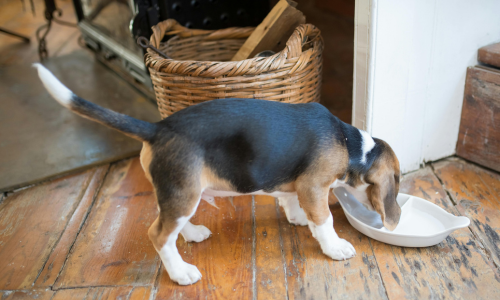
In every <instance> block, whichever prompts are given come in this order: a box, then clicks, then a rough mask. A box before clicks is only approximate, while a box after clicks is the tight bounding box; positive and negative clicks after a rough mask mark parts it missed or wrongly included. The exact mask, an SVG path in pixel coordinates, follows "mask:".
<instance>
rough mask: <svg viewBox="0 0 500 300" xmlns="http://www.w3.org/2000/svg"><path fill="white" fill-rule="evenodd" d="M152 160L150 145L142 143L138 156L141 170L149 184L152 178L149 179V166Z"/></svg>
mask: <svg viewBox="0 0 500 300" xmlns="http://www.w3.org/2000/svg"><path fill="white" fill-rule="evenodd" d="M152 160H153V149H151V145H150V144H149V143H147V142H143V143H142V150H141V154H140V161H141V166H142V169H143V170H144V174H145V175H146V178H147V179H148V180H149V182H151V183H153V178H151V172H150V171H149V166H150V165H151V161H152Z"/></svg>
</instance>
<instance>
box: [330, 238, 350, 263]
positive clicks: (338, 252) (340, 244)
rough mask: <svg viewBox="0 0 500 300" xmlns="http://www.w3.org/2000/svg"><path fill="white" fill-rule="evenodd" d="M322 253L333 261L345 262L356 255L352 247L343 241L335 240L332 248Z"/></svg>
mask: <svg viewBox="0 0 500 300" xmlns="http://www.w3.org/2000/svg"><path fill="white" fill-rule="evenodd" d="M323 252H324V253H325V254H326V255H328V256H330V257H331V258H333V259H335V260H346V259H349V258H352V257H354V256H355V255H356V250H354V247H353V246H352V245H351V243H349V242H348V241H346V240H344V239H338V240H336V241H335V243H334V244H333V245H332V246H330V247H329V248H328V249H326V250H325V251H323Z"/></svg>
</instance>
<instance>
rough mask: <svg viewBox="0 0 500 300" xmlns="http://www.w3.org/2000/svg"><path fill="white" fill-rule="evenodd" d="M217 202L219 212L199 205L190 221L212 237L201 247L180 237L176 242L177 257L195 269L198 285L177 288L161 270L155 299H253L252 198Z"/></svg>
mask: <svg viewBox="0 0 500 300" xmlns="http://www.w3.org/2000/svg"><path fill="white" fill-rule="evenodd" d="M216 199H217V200H216V202H217V205H218V206H219V207H220V209H216V208H214V207H212V206H210V205H209V204H207V203H206V202H205V201H202V202H201V203H200V205H199V207H198V211H197V212H196V214H195V216H194V217H193V218H192V220H191V221H192V223H193V224H203V225H205V226H206V227H207V228H208V229H210V230H211V231H212V236H211V237H210V238H208V239H207V240H206V241H203V242H201V243H186V242H185V241H184V239H183V238H182V236H180V237H179V239H178V240H177V247H178V249H179V253H180V254H181V256H182V258H183V259H184V260H185V261H186V262H187V263H190V264H194V265H195V266H197V267H198V269H199V270H200V272H201V274H202V276H203V277H202V278H201V281H200V282H197V283H195V284H194V285H190V286H179V285H177V284H176V283H174V282H172V281H171V280H170V278H169V277H168V274H167V272H166V271H165V270H164V269H163V267H162V270H161V272H162V273H161V279H160V283H159V286H158V293H157V297H156V298H157V299H250V298H252V295H253V293H252V290H253V288H254V287H253V282H252V274H253V263H252V244H253V233H254V228H253V225H254V224H253V221H252V213H253V211H252V197H251V196H240V197H234V198H216Z"/></svg>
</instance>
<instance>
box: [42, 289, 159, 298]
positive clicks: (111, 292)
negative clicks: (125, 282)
mask: <svg viewBox="0 0 500 300" xmlns="http://www.w3.org/2000/svg"><path fill="white" fill-rule="evenodd" d="M150 295H151V288H150V287H131V286H123V287H93V288H78V289H67V290H58V291H57V293H55V295H54V298H52V300H94V299H99V300H115V299H119V300H148V299H149V298H150Z"/></svg>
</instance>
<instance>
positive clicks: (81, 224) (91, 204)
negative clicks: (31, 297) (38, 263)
mask: <svg viewBox="0 0 500 300" xmlns="http://www.w3.org/2000/svg"><path fill="white" fill-rule="evenodd" d="M110 169H111V164H109V165H108V168H107V169H106V172H105V173H104V176H103V177H102V180H101V182H100V184H99V185H98V186H97V188H96V191H95V193H94V196H93V197H92V203H90V206H89V208H88V209H87V212H86V213H85V215H84V216H83V219H82V221H81V223H80V226H79V227H78V231H77V232H76V234H75V238H74V239H73V242H72V243H71V245H70V247H69V249H68V254H67V255H66V258H65V259H64V263H63V265H62V267H61V269H60V270H59V272H58V273H57V276H56V279H55V280H54V285H55V284H56V283H57V280H58V279H59V276H60V275H61V273H62V271H63V270H64V267H66V263H67V262H68V258H69V256H70V255H71V250H73V247H74V246H75V243H76V240H77V239H78V236H79V235H80V232H81V231H82V228H83V225H85V223H86V222H87V218H88V216H89V215H90V212H91V211H92V209H93V208H94V205H95V202H96V201H97V198H98V196H99V193H100V192H101V188H102V186H103V185H104V182H105V181H106V177H108V174H109V170H110ZM96 170H97V168H96ZM94 175H95V174H94ZM92 179H93V177H92V178H91V179H90V181H89V186H90V184H91V183H92ZM87 189H88V186H87ZM87 189H85V191H84V193H83V195H82V198H83V196H84V195H85V193H86V192H87ZM81 200H82V199H80V201H81ZM78 204H80V203H78ZM77 208H78V206H77ZM70 220H71V218H70ZM64 231H66V228H65V229H64ZM64 231H63V233H62V234H61V237H62V235H63V234H64ZM59 238H60V237H59ZM55 246H57V243H56V244H55ZM55 246H54V247H55ZM53 250H54V249H52V251H53ZM49 257H50V255H49ZM44 268H45V265H44ZM42 271H43V268H42ZM42 271H40V273H39V274H38V276H40V274H41V272H42ZM38 276H37V277H36V279H35V281H34V282H36V281H37V280H38Z"/></svg>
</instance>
